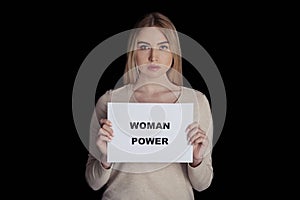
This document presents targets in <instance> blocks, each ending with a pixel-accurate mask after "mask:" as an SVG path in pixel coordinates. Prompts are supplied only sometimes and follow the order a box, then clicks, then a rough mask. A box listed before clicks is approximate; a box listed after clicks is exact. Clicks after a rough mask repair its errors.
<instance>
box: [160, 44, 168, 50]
mask: <svg viewBox="0 0 300 200" xmlns="http://www.w3.org/2000/svg"><path fill="white" fill-rule="evenodd" d="M159 49H160V50H169V46H167V45H162V46H160V47H159Z"/></svg>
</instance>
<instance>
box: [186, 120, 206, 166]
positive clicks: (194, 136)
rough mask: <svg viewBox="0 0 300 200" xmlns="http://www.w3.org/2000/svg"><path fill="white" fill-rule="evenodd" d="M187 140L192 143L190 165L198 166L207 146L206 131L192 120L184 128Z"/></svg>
mask: <svg viewBox="0 0 300 200" xmlns="http://www.w3.org/2000/svg"><path fill="white" fill-rule="evenodd" d="M186 133H187V140H188V142H189V144H192V145H193V163H192V164H191V166H192V167H196V166H198V165H199V164H200V163H201V162H202V160H203V157H204V152H205V150H206V148H207V146H208V138H207V135H206V133H205V132H204V131H203V130H202V129H201V128H200V125H199V123H197V122H193V123H191V124H190V125H189V126H188V127H187V128H186Z"/></svg>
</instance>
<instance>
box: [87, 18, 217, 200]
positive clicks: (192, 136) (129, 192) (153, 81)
mask: <svg viewBox="0 0 300 200" xmlns="http://www.w3.org/2000/svg"><path fill="white" fill-rule="evenodd" d="M182 80H183V77H182V60H181V50H180V44H179V39H178V35H177V33H176V29H175V27H174V25H173V23H172V22H171V21H170V20H169V19H168V18H167V17H166V16H164V15H162V14H160V13H150V14H148V15H146V16H145V17H144V18H143V19H142V20H141V21H139V22H138V23H137V24H136V26H135V29H134V31H133V33H132V35H131V38H130V40H129V50H128V53H127V63H126V67H125V74H124V86H123V87H121V88H118V89H115V90H110V91H107V92H106V93H105V94H104V95H102V96H101V97H100V99H99V100H98V102H97V105H96V115H97V119H98V121H97V122H96V123H95V124H96V126H94V127H92V130H93V131H94V132H96V134H94V136H91V138H90V141H91V142H90V146H91V147H90V151H94V152H98V153H93V154H89V158H88V161H87V165H86V180H87V182H88V184H89V185H90V187H92V188H93V189H94V190H98V189H100V188H102V187H103V186H105V191H104V193H103V199H114V200H116V199H122V200H124V199H131V200H132V199H144V200H145V199H151V200H153V199H172V200H174V199H180V200H183V199H194V196H193V188H194V189H195V190H197V191H202V190H204V189H206V188H207V187H209V185H210V184H211V181H212V177H213V167H212V161H211V150H212V136H213V134H212V117H211V111H210V106H209V103H208V100H207V98H206V97H205V95H204V94H202V93H201V92H199V91H196V90H194V89H191V88H186V87H183V86H182V82H183V81H182ZM107 102H136V103H174V104H175V103H194V116H193V118H194V122H193V123H191V124H190V125H189V126H188V127H186V135H187V142H189V143H190V144H192V145H193V162H192V163H169V164H167V165H166V164H164V165H159V164H153V163H146V164H145V163H144V164H138V163H108V162H107V160H106V156H107V143H108V142H110V141H111V140H113V139H114V131H113V129H112V124H111V122H110V121H109V120H107V119H106V118H107V116H106V115H107ZM97 125H98V126H97Z"/></svg>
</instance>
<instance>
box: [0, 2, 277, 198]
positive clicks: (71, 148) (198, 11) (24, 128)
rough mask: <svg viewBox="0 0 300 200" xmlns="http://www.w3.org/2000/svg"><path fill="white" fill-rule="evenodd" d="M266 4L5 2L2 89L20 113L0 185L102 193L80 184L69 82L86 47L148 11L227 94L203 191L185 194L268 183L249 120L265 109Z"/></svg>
mask: <svg viewBox="0 0 300 200" xmlns="http://www.w3.org/2000/svg"><path fill="white" fill-rule="evenodd" d="M235 6H237V7H235ZM266 9H267V7H263V6H262V5H229V4H227V5H226V8H225V5H204V4H201V3H200V4H195V3H189V2H186V1H185V2H180V3H174V2H173V1H165V2H156V1H149V2H139V3H128V2H126V3H122V4H120V3H117V2H116V3H114V2H111V3H109V2H106V3H100V4H87V3H86V4H83V3H76V4H75V3H73V4H65V5H63V4H43V5H37V4H26V5H20V4H19V5H11V6H10V10H11V12H10V13H9V14H8V15H6V16H5V17H6V19H7V22H6V25H8V26H7V28H5V31H3V32H4V33H7V35H8V36H10V37H8V36H7V38H12V39H7V42H8V43H9V45H8V46H9V47H8V48H7V52H9V54H11V55H12V57H7V59H8V60H9V63H10V65H11V66H18V68H17V70H15V69H16V68H14V67H12V68H11V69H12V73H11V74H12V77H13V79H14V80H15V79H18V80H19V81H20V83H19V84H17V86H16V87H15V86H14V89H13V90H10V91H14V92H11V93H14V94H17V97H12V98H9V100H10V101H13V102H15V104H14V105H15V107H16V108H17V112H13V117H15V115H17V116H18V117H19V118H18V119H21V120H18V123H14V124H13V125H12V126H11V127H12V128H13V132H17V133H19V134H18V136H17V137H15V134H13V137H14V140H13V141H17V143H18V144H17V145H16V144H13V145H12V148H11V149H13V150H14V149H17V150H16V153H15V151H14V153H13V154H12V155H13V156H10V158H11V159H12V160H13V161H16V163H17V164H10V165H8V166H9V168H11V169H13V170H14V174H17V177H16V178H10V179H9V181H8V182H7V185H8V186H9V188H13V189H14V190H16V192H13V193H11V195H20V194H21V195H22V196H23V195H25V194H29V195H30V196H31V197H35V196H36V197H38V198H44V197H48V196H49V197H53V198H60V197H64V198H70V199H71V198H78V197H79V198H84V199H100V197H101V193H102V191H101V190H100V191H93V190H92V189H91V188H89V187H88V185H87V183H86V182H85V177H84V171H85V164H86V159H87V153H88V152H87V150H86V149H85V147H84V145H83V144H82V143H81V141H80V138H79V136H78V134H77V131H76V128H75V125H74V122H73V116H72V90H73V84H74V81H75V78H76V74H77V71H78V69H79V67H80V65H81V64H82V62H83V60H84V59H85V58H86V56H87V55H88V54H89V53H90V51H92V50H93V48H95V47H96V46H97V45H98V44H100V43H101V42H102V41H104V40H105V39H107V38H108V37H110V36H112V35H114V34H117V33H119V32H122V31H125V30H128V29H131V28H132V27H133V25H134V24H135V22H136V21H137V20H138V19H139V18H140V17H142V16H143V15H144V14H146V13H148V12H152V11H158V12H162V13H163V14H165V15H166V16H168V17H169V18H170V19H171V21H172V22H173V23H174V24H175V26H176V28H177V30H178V31H180V32H182V33H184V34H186V35H188V36H190V37H191V38H193V39H195V40H196V41H197V42H198V43H199V44H201V45H202V47H203V48H204V49H205V50H206V51H207V52H208V53H209V55H210V56H211V58H212V59H213V60H214V62H215V63H216V65H217V67H218V69H219V71H220V73H221V76H222V78H223V81H224V85H225V89H226V93H227V117H226V121H225V125H224V129H223V132H222V134H221V136H220V138H219V140H218V142H217V144H216V145H215V147H214V150H213V167H214V178H213V182H212V184H211V186H210V187H209V188H208V189H207V190H205V191H202V192H195V198H196V199H209V198H212V197H238V198H243V197H244V196H251V195H253V196H256V194H257V193H258V192H263V191H266V188H265V185H267V184H269V183H270V182H273V180H274V177H273V173H270V170H269V168H268V167H267V165H266V163H267V162H268V161H269V159H270V158H271V157H272V156H273V150H272V148H266V146H265V145H266V143H264V144H261V142H260V141H262V140H263V139H264V138H265V137H266V135H265V134H266V133H267V131H265V128H264V127H261V126H260V125H258V124H259V123H264V122H265V119H266V115H265V114H264V112H262V111H269V110H268V109H269V108H268V104H269V102H270V101H269V100H267V99H265V98H264V97H263V96H264V95H265V94H266V93H271V92H272V87H270V83H269V82H266V81H265V73H264V70H266V68H268V67H269V65H267V62H268V61H263V60H264V59H263V58H268V55H267V54H266V48H265V46H266V45H268V42H269V41H268V37H269V32H268V31H266V29H267V28H268V27H271V26H272V23H274V19H273V20H271V19H272V18H271V17H270V15H271V14H272V13H271V14H270V13H268V12H266ZM275 21H276V20H275ZM266 27H267V28H266ZM4 39H6V37H5V38H4ZM16 53H18V56H16ZM121 62H122V60H120V61H118V62H117V63H116V65H119V64H121ZM186 64H187V65H186V66H188V63H186ZM118 67H119V68H118V71H115V73H116V74H118V73H119V74H121V73H122V72H123V67H124V66H121V65H119V66H118ZM183 67H185V66H183ZM111 69H112V68H111ZM190 70H193V68H192V67H187V68H184V75H185V76H186V78H187V79H188V80H189V81H190V82H191V83H192V86H193V87H195V89H199V90H200V91H203V92H204V93H207V91H206V88H205V84H203V83H201V80H200V84H197V82H198V81H199V79H198V78H199V77H198V76H195V73H191V71H190ZM106 73H107V74H109V71H107V72H106ZM116 74H111V75H110V74H109V76H107V77H103V78H102V79H101V80H102V81H103V82H106V83H107V84H105V86H103V87H99V88H98V93H97V94H96V97H95V98H97V96H99V95H101V93H102V92H104V91H105V90H107V89H109V88H111V87H113V85H112V84H113V82H114V80H116V77H117V75H116ZM9 97H10V96H9ZM20 113H21V114H20ZM13 117H12V118H13ZM269 131H270V130H269ZM255 133H259V136H253V135H254V134H255ZM254 142H255V145H253V143H254ZM16 146H17V147H22V148H16ZM23 146H24V148H23ZM27 150H28V151H27ZM265 150H266V151H265ZM9 155H11V154H9ZM7 163H11V162H10V160H9V161H7ZM16 172H17V173H16ZM124 184H125V183H124ZM275 185H276V184H275ZM275 188H276V187H275ZM21 189H22V190H21ZM18 190H21V192H17V191H18ZM241 193H242V194H241Z"/></svg>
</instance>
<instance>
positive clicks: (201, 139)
mask: <svg viewBox="0 0 300 200" xmlns="http://www.w3.org/2000/svg"><path fill="white" fill-rule="evenodd" d="M197 135H198V134H197ZM205 140H206V137H203V136H198V137H195V138H192V140H191V144H193V145H194V144H201V143H204V142H205Z"/></svg>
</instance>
